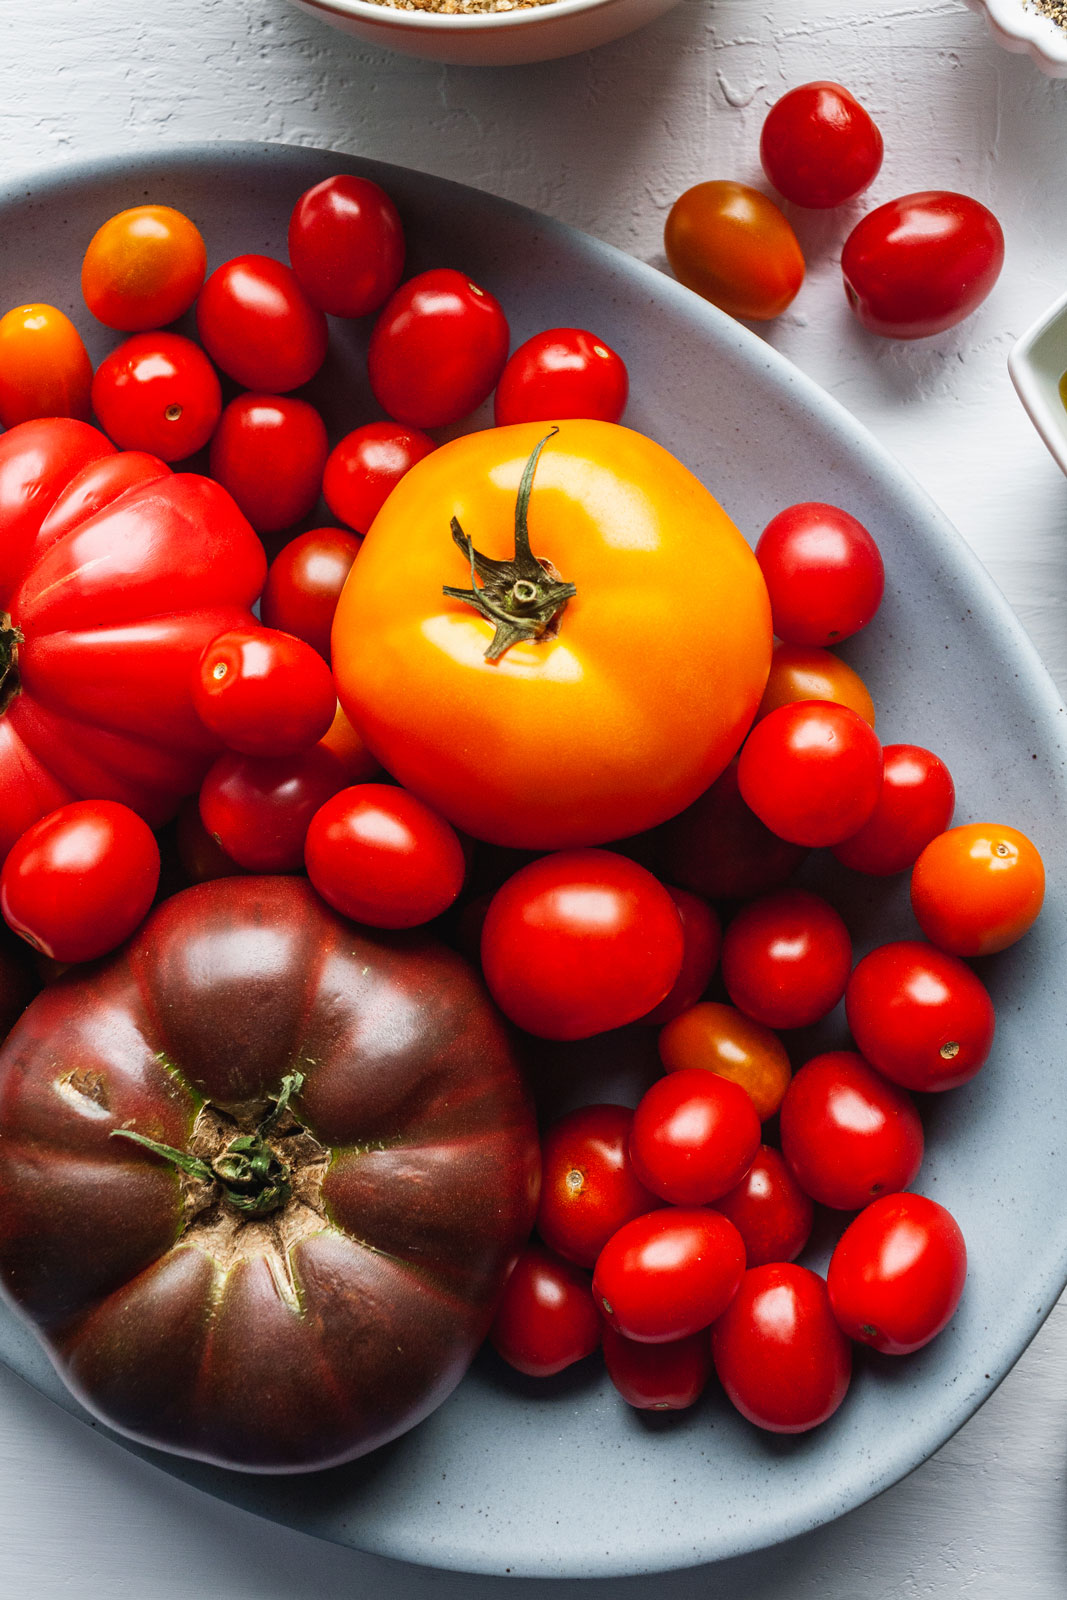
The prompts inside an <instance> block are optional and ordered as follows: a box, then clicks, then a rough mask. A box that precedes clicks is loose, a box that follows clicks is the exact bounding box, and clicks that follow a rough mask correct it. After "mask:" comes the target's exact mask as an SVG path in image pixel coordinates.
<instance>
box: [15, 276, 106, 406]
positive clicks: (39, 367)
mask: <svg viewBox="0 0 1067 1600" xmlns="http://www.w3.org/2000/svg"><path fill="white" fill-rule="evenodd" d="M92 381H93V364H92V362H91V361H90V360H89V352H88V351H87V350H86V348H85V345H84V344H83V343H82V336H81V334H80V333H79V332H78V330H77V328H76V327H75V326H74V324H73V322H71V320H70V318H69V317H68V316H65V315H64V313H63V312H62V311H59V310H57V308H56V307H55V306H49V305H45V304H43V303H42V302H34V303H33V304H32V305H23V306H16V307H15V308H14V310H12V311H8V312H7V313H6V314H5V315H4V316H3V317H0V426H3V427H5V428H14V427H16V426H17V425H18V424H19V423H20V422H32V421H34V420H35V419H36V418H38V417H77V418H78V419H79V420H80V421H82V422H87V421H88V419H89V410H90V403H89V396H90V390H91V387H92Z"/></svg>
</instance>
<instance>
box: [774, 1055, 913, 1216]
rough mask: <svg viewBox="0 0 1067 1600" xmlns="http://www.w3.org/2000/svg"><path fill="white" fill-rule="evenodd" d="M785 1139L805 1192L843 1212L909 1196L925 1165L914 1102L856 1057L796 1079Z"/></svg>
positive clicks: (821, 1064)
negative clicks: (900, 1192)
mask: <svg viewBox="0 0 1067 1600" xmlns="http://www.w3.org/2000/svg"><path fill="white" fill-rule="evenodd" d="M781 1139H782V1154H783V1155H784V1157H785V1159H786V1162H787V1163H788V1165H789V1169H790V1171H791V1172H792V1174H793V1176H794V1177H795V1178H796V1180H797V1182H798V1183H799V1184H800V1186H801V1188H802V1189H804V1190H805V1192H806V1193H807V1194H810V1195H811V1197H812V1199H813V1200H817V1201H818V1202H819V1204H820V1205H823V1206H831V1207H833V1208H834V1210H837V1211H858V1210H859V1209H860V1207H861V1206H865V1205H869V1204H870V1202H871V1201H872V1200H875V1199H877V1198H878V1196H879V1195H884V1194H891V1193H893V1192H894V1191H895V1190H897V1189H904V1188H906V1187H907V1185H908V1184H909V1183H911V1182H913V1180H914V1179H915V1177H916V1175H917V1173H918V1171H919V1168H920V1166H921V1165H922V1159H923V1127H922V1123H921V1122H920V1121H919V1113H918V1111H916V1109H915V1102H914V1101H913V1100H912V1099H911V1097H910V1095H908V1093H907V1092H906V1091H905V1090H904V1089H901V1088H900V1087H899V1086H898V1085H897V1084H895V1083H891V1082H890V1081H889V1079H887V1078H883V1077H882V1075H881V1073H879V1072H875V1070H874V1068H873V1067H871V1066H869V1065H868V1063H867V1062H866V1061H864V1059H863V1057H862V1056H861V1055H858V1054H857V1053H856V1052H855V1051H854V1050H831V1051H828V1052H827V1053H826V1054H825V1055H820V1056H813V1057H812V1059H811V1060H810V1061H807V1062H805V1063H804V1065H803V1066H802V1067H801V1068H800V1070H799V1071H798V1072H796V1073H795V1074H794V1076H793V1081H792V1083H791V1084H790V1085H789V1089H788V1091H787V1093H786V1097H785V1099H784V1101H783V1102H782V1115H781Z"/></svg>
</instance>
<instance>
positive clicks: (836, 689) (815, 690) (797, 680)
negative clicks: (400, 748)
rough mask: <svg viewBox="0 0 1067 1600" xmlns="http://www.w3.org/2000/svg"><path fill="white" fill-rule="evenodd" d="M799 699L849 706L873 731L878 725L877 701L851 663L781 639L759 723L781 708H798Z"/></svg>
mask: <svg viewBox="0 0 1067 1600" xmlns="http://www.w3.org/2000/svg"><path fill="white" fill-rule="evenodd" d="M798 700H832V701H834V702H835V704H837V705H839V706H848V707H849V709H850V710H852V711H854V712H855V713H856V715H857V716H858V717H862V718H863V720H864V722H868V723H870V725H871V727H872V728H873V727H874V725H875V714H874V701H873V700H872V699H871V696H870V692H869V691H868V689H867V685H866V684H865V683H864V681H863V679H862V678H861V677H860V675H859V673H858V672H854V671H853V670H852V668H851V667H850V666H849V665H848V663H847V661H842V660H841V658H840V656H835V655H834V653H833V651H831V650H823V649H821V648H820V647H819V646H818V645H804V644H787V643H786V642H785V640H784V639H780V640H778V641H777V642H776V643H775V646H774V655H773V656H772V657H771V673H770V677H769V678H768V679H767V687H766V689H765V690H764V692H763V699H762V700H761V701H760V703H759V710H758V711H757V712H756V721H757V722H759V721H760V720H761V719H762V718H763V717H766V716H769V714H770V713H771V712H772V711H777V710H778V707H779V706H789V705H794V704H795V703H796V702H797V701H798Z"/></svg>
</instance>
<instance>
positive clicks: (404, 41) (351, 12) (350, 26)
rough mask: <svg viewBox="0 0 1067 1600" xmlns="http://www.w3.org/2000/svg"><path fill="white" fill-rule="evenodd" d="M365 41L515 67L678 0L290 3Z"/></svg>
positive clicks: (585, 46) (635, 24)
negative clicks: (477, 5)
mask: <svg viewBox="0 0 1067 1600" xmlns="http://www.w3.org/2000/svg"><path fill="white" fill-rule="evenodd" d="M292 3H293V5H297V6H299V7H300V8H301V10H303V11H310V12H311V13H312V15H313V16H316V17H319V18H320V19H321V21H323V22H328V23H329V24H330V25H331V26H332V27H334V28H341V29H343V31H344V32H345V33H354V34H355V36H356V38H357V39H362V40H364V42H365V43H367V44H376V45H381V46H382V47H383V48H385V49H387V50H399V51H400V52H401V54H402V55H407V56H424V57H425V58H426V59H427V60H430V61H445V62H448V63H450V64H451V65H453V66H461V67H511V66H518V65H520V64H522V63H525V62H529V61H552V60H554V59H555V58H556V57H557V56H573V55H577V54H578V53H579V52H580V51H582V50H591V49H592V48H593V47H594V45H598V44H607V43H608V42H609V41H610V40H612V39H621V38H622V36H623V34H625V33H633V31H634V29H635V28H643V27H644V25H645V23H646V22H653V21H654V20H655V19H656V17H660V16H662V15H663V13H664V12H665V11H669V10H670V9H671V7H672V6H675V5H677V4H678V0H548V3H547V4H544V5H535V6H524V7H522V9H520V10H516V11H480V12H468V13H466V14H462V15H461V14H456V13H445V12H439V11H402V10H400V9H399V8H398V7H396V6H392V5H375V4H374V3H373V0H292Z"/></svg>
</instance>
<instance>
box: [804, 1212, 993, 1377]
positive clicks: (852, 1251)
mask: <svg viewBox="0 0 1067 1600" xmlns="http://www.w3.org/2000/svg"><path fill="white" fill-rule="evenodd" d="M966 1279H967V1246H966V1244H965V1242H964V1238H963V1234H962V1232H961V1231H960V1227H959V1224H958V1223H957V1221H956V1219H955V1218H954V1217H953V1216H952V1214H951V1212H949V1211H947V1210H946V1209H945V1207H944V1206H941V1205H938V1203H937V1201H936V1200H928V1199H927V1198H926V1196H925V1195H921V1194H892V1195H884V1196H883V1197H882V1199H880V1200H876V1201H875V1202H874V1204H873V1205H869V1206H868V1207H867V1208H866V1210H865V1211H861V1212H860V1214H859V1216H858V1217H856V1218H855V1219H854V1221H852V1222H851V1223H850V1224H849V1226H848V1227H847V1228H846V1229H845V1231H844V1233H843V1234H842V1235H841V1238H840V1239H839V1240H838V1242H837V1247H836V1249H835V1250H834V1253H833V1255H832V1256H831V1257H830V1266H829V1269H828V1271H827V1279H826V1281H827V1287H828V1289H829V1293H830V1303H831V1305H832V1306H833V1311H834V1316H835V1317H836V1318H837V1321H838V1323H839V1324H840V1326H841V1328H842V1329H843V1331H844V1332H845V1333H847V1334H848V1336H849V1338H850V1339H856V1340H858V1341H859V1342H860V1343H861V1344H869V1345H870V1346H871V1347H872V1348H873V1349H875V1350H880V1351H881V1352H882V1354H883V1355H890V1356H904V1355H910V1354H911V1352H912V1351H913V1350H920V1349H921V1348H922V1347H923V1345H925V1344H929V1342H930V1340H931V1339H933V1338H935V1337H936V1336H937V1334H939V1333H940V1332H941V1330H942V1328H944V1327H945V1325H946V1324H947V1323H948V1322H949V1321H950V1320H951V1318H952V1317H953V1315H954V1314H955V1311H956V1307H957V1306H958V1305H959V1303H960V1298H961V1296H962V1294H963V1288H964V1284H965V1282H966Z"/></svg>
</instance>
